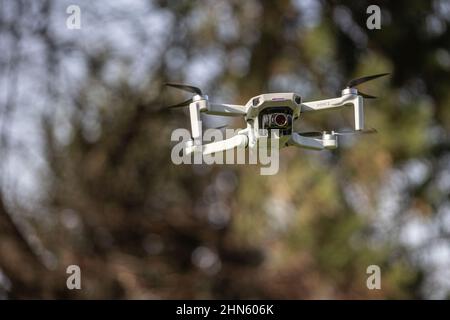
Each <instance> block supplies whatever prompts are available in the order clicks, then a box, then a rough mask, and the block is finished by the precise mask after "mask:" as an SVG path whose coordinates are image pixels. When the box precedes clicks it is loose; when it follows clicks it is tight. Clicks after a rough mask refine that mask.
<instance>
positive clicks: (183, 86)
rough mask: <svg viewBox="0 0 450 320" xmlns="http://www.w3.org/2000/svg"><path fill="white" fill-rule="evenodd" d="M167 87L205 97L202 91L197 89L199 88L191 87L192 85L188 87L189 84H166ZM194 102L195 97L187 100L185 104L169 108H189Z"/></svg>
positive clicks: (181, 103)
mask: <svg viewBox="0 0 450 320" xmlns="http://www.w3.org/2000/svg"><path fill="white" fill-rule="evenodd" d="M166 86H169V87H173V88H177V89H180V90H184V91H187V92H191V93H194V94H195V95H199V96H202V95H203V94H202V90H200V88H197V87H194V86H190V85H187V84H182V83H166ZM193 101H194V100H193V97H191V98H189V99H187V100H185V101H183V102H180V103H177V104H174V105H171V106H168V108H179V107H186V106H188V105H189V104H191V103H192V102H193Z"/></svg>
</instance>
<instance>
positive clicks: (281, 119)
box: [273, 114, 287, 127]
mask: <svg viewBox="0 0 450 320" xmlns="http://www.w3.org/2000/svg"><path fill="white" fill-rule="evenodd" d="M273 120H274V122H275V124H276V125H277V126H279V127H283V126H285V125H286V124H287V117H286V115H284V114H277V115H275V117H274V119H273Z"/></svg>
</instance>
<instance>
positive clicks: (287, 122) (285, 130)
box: [259, 107, 293, 135]
mask: <svg viewBox="0 0 450 320" xmlns="http://www.w3.org/2000/svg"><path fill="white" fill-rule="evenodd" d="M259 117H260V129H263V130H268V132H269V133H270V130H272V129H278V130H280V134H281V135H290V134H291V131H292V120H293V119H292V110H291V109H290V108H288V107H274V108H267V109H265V110H264V111H262V112H261V113H260V115H259Z"/></svg>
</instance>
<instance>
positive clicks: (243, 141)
mask: <svg viewBox="0 0 450 320" xmlns="http://www.w3.org/2000/svg"><path fill="white" fill-rule="evenodd" d="M247 145H248V137H247V136H246V135H244V134H237V135H235V136H234V137H231V138H229V139H225V140H221V141H216V142H211V143H207V144H204V145H197V146H196V145H189V146H187V147H186V154H188V155H189V154H191V153H193V152H201V153H202V154H203V155H207V154H212V153H215V152H222V151H227V150H231V149H234V148H236V147H241V148H245V147H247Z"/></svg>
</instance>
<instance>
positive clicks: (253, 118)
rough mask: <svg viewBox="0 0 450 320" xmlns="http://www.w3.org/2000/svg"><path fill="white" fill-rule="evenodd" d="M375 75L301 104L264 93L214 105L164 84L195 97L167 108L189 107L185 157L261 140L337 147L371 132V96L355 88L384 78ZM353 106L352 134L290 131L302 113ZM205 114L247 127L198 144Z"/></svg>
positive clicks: (184, 87)
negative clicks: (367, 102) (343, 139)
mask: <svg viewBox="0 0 450 320" xmlns="http://www.w3.org/2000/svg"><path fill="white" fill-rule="evenodd" d="M384 75H387V74H378V75H373V76H368V77H362V78H358V79H355V80H352V81H350V82H349V83H348V85H347V87H346V88H345V89H344V90H342V92H341V96H340V97H337V98H331V99H325V100H317V101H311V102H303V100H302V97H301V96H300V95H298V94H296V93H267V94H261V95H259V96H256V97H253V98H251V99H250V100H249V101H248V102H247V103H246V104H245V105H233V104H217V103H212V102H209V100H208V96H206V95H204V94H203V93H202V92H201V90H200V89H199V88H197V87H193V86H188V85H184V84H174V83H168V84H167V85H168V86H172V87H175V88H178V89H182V90H186V91H189V92H192V93H194V94H195V95H194V96H193V97H192V98H190V99H188V100H186V101H184V102H182V103H179V104H176V105H173V106H171V108H176V107H183V106H189V113H190V120H191V134H192V139H191V140H190V141H189V142H188V143H187V144H186V146H185V148H184V153H185V154H191V153H194V152H200V153H202V154H204V155H207V154H212V153H216V152H222V151H226V150H230V149H234V148H236V147H246V148H249V149H253V148H256V147H257V146H258V142H259V141H260V139H261V138H268V139H267V140H269V141H270V140H273V139H277V140H278V145H279V147H280V148H282V147H286V146H297V147H301V148H307V149H314V150H324V149H328V150H329V149H335V148H337V147H338V136H340V135H344V134H353V133H373V132H376V131H375V130H373V129H372V130H365V129H364V108H363V103H364V98H368V99H371V98H375V97H373V96H370V95H367V94H364V93H362V92H358V90H357V89H356V88H355V86H356V85H358V84H361V83H363V82H366V81H369V80H372V79H375V78H378V77H381V76H384ZM348 105H351V106H353V111H354V121H355V131H351V132H335V131H331V132H326V131H323V132H303V133H298V132H294V131H293V124H294V122H295V121H296V120H297V119H298V118H299V117H300V116H301V114H302V113H306V112H313V111H319V110H325V109H332V108H340V107H344V106H348ZM201 113H206V114H210V115H218V116H238V117H243V118H244V119H245V121H246V123H247V127H246V128H245V129H242V130H240V131H238V133H237V134H236V135H235V136H233V137H232V138H229V139H225V140H222V141H214V142H211V143H207V144H202V139H201V121H200V114H201Z"/></svg>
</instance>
